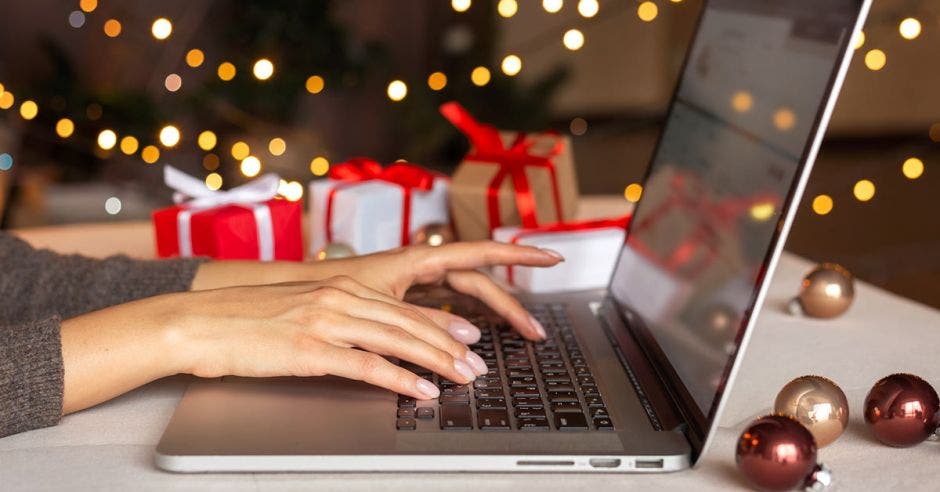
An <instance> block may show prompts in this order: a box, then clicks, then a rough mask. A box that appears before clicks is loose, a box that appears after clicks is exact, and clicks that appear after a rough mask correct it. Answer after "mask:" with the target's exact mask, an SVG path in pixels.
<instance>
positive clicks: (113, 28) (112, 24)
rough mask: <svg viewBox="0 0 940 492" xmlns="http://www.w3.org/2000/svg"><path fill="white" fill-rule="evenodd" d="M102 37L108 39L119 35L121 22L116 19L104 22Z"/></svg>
mask: <svg viewBox="0 0 940 492" xmlns="http://www.w3.org/2000/svg"><path fill="white" fill-rule="evenodd" d="M104 35H105V36H107V37H109V38H116V37H118V36H120V35H121V21H119V20H117V19H108V20H106V21H105V22H104Z"/></svg>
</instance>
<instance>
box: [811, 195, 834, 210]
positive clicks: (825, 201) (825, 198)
mask: <svg viewBox="0 0 940 492" xmlns="http://www.w3.org/2000/svg"><path fill="white" fill-rule="evenodd" d="M832 207H833V203H832V197H831V196H829V195H817V196H816V198H813V212H816V214H817V215H828V214H829V212H832Z"/></svg>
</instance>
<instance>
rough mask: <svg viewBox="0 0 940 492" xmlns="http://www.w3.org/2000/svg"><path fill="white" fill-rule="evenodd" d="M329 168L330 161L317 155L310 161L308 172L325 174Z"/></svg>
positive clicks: (317, 174) (318, 174)
mask: <svg viewBox="0 0 940 492" xmlns="http://www.w3.org/2000/svg"><path fill="white" fill-rule="evenodd" d="M329 170H330V161H328V160H326V157H323V156H317V157H314V158H313V160H312V161H310V173H311V174H313V175H314V176H325V175H326V173H327V172H328V171H329Z"/></svg>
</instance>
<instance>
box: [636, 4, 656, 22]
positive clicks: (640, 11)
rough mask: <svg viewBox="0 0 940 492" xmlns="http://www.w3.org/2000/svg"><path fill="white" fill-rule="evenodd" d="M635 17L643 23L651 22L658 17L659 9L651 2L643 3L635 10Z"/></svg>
mask: <svg viewBox="0 0 940 492" xmlns="http://www.w3.org/2000/svg"><path fill="white" fill-rule="evenodd" d="M636 15H637V17H639V18H640V20H642V21H643V22H652V21H653V19H655V18H656V16H657V15H659V7H657V6H656V4H655V3H653V2H649V1H647V2H643V3H641V4H640V5H639V7H637V8H636Z"/></svg>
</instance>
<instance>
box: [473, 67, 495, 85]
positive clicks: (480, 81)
mask: <svg viewBox="0 0 940 492" xmlns="http://www.w3.org/2000/svg"><path fill="white" fill-rule="evenodd" d="M490 77H491V75H490V69H488V68H486V67H477V68H474V69H473V71H472V72H470V81H471V82H473V85H475V86H477V87H483V86H484V85H486V84H489V83H490Z"/></svg>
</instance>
